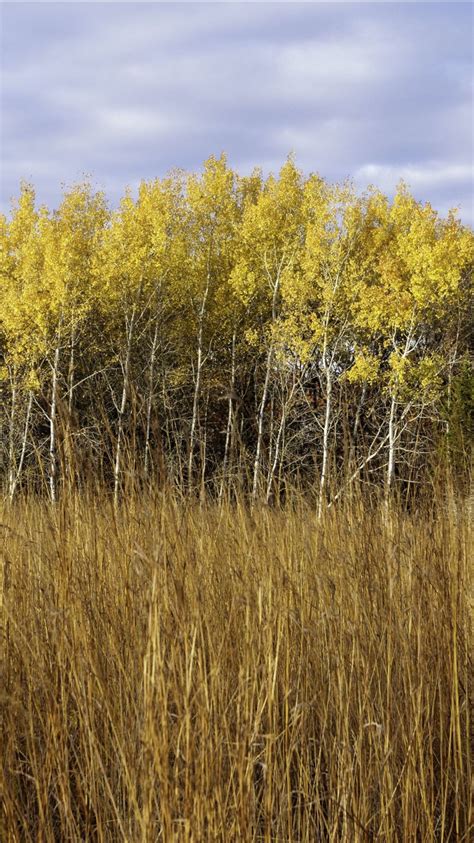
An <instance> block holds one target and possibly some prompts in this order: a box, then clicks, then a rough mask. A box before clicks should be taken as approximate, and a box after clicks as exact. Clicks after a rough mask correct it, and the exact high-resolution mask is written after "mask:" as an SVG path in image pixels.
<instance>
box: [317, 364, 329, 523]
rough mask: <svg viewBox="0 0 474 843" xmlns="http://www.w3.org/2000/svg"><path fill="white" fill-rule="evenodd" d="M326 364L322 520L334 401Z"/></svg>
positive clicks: (319, 505) (319, 509)
mask: <svg viewBox="0 0 474 843" xmlns="http://www.w3.org/2000/svg"><path fill="white" fill-rule="evenodd" d="M324 362H325V369H326V372H325V374H326V408H325V412H324V428H323V461H322V466H321V477H320V480H319V502H318V518H321V515H322V511H323V503H324V497H325V494H326V485H327V473H328V459H329V431H330V427H331V409H332V404H331V399H332V372H331V368H330V366H329V365H328V362H327V360H325V361H324Z"/></svg>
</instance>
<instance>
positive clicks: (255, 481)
mask: <svg viewBox="0 0 474 843" xmlns="http://www.w3.org/2000/svg"><path fill="white" fill-rule="evenodd" d="M272 359H273V346H272V345H271V346H270V348H269V349H268V354H267V366H266V371H265V381H264V384H263V392H262V399H261V401H260V406H259V408H258V424H257V447H256V449H255V461H254V464H253V482H252V500H253V501H254V500H255V499H256V497H257V492H258V481H259V479H260V461H261V453H262V440H263V422H264V417H265V407H266V404H267V398H268V388H269V385H270V372H271V366H272Z"/></svg>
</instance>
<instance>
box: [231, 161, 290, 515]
mask: <svg viewBox="0 0 474 843" xmlns="http://www.w3.org/2000/svg"><path fill="white" fill-rule="evenodd" d="M302 201H303V178H302V175H301V173H300V172H299V170H298V169H297V168H296V166H295V165H294V163H293V161H292V160H291V159H289V160H288V161H287V162H286V164H284V166H283V167H282V168H281V170H280V174H279V177H278V178H275V177H274V176H270V177H269V178H268V179H267V181H266V183H265V185H264V188H263V190H262V191H261V193H260V195H259V197H258V200H257V202H256V203H255V204H249V205H248V206H247V208H246V210H245V212H244V216H243V221H242V226H241V229H240V240H241V242H240V246H239V255H238V259H237V262H236V265H235V268H234V272H233V275H232V284H233V286H234V289H235V290H236V293H237V295H238V296H240V298H241V299H242V300H243V301H244V302H246V303H247V304H249V305H251V311H252V312H253V314H254V315H255V317H256V319H257V320H258V321H257V325H256V326H255V328H254V331H255V330H256V329H257V326H258V329H259V330H257V338H258V340H259V341H260V342H261V343H262V344H263V346H264V348H265V347H266V349H265V351H266V353H265V368H264V380H263V387H262V391H261V396H260V401H259V404H258V410H257V419H256V422H257V439H256V445H255V458H254V465H253V476H252V499H253V500H255V499H256V497H257V493H258V489H259V482H260V473H261V463H262V449H263V437H264V427H265V411H266V407H267V401H268V397H269V392H270V387H271V376H272V369H273V366H274V361H275V331H276V329H277V325H278V322H279V320H280V316H281V285H282V280H283V278H284V277H285V276H288V275H291V274H292V273H293V272H294V271H295V270H296V267H297V264H298V259H299V256H300V253H301V249H302V246H303V239H304V229H303V219H302ZM258 323H260V324H258Z"/></svg>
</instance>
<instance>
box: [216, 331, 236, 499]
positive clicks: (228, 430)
mask: <svg viewBox="0 0 474 843" xmlns="http://www.w3.org/2000/svg"><path fill="white" fill-rule="evenodd" d="M235 342H236V332H235V331H234V333H233V334H232V359H231V368H230V384H229V399H228V411H227V427H226V433H225V446H224V460H223V463H222V481H221V487H220V490H219V500H221V499H222V496H223V494H224V487H225V483H226V474H227V465H228V462H229V452H230V449H231V444H232V431H233V427H234V390H235Z"/></svg>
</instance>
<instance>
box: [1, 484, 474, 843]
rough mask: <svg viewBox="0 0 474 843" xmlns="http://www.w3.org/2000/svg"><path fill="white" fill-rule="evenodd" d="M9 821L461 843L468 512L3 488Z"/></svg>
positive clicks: (5, 821)
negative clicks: (58, 495)
mask: <svg viewBox="0 0 474 843" xmlns="http://www.w3.org/2000/svg"><path fill="white" fill-rule="evenodd" d="M0 522H1V527H0V530H1V538H2V541H1V547H2V550H1V553H0V556H1V560H2V569H1V573H2V580H1V585H2V591H1V596H2V612H1V620H2V630H1V634H2V637H1V647H2V652H1V672H2V685H1V691H0V694H1V696H0V708H1V712H0V714H1V716H0V727H1V737H0V758H1V770H0V776H1V802H2V809H1V810H2V813H1V817H0V839H1V840H2V841H4V843H10V841H12V842H13V841H44V843H49V841H104V843H105V841H110V843H112V841H113V842H114V843H115V841H127V842H128V843H135V842H136V843H138V842H139V841H143V843H145V841H160V840H163V841H176V843H178V841H179V843H181V841H183V843H184V841H188V843H191V841H193V843H207V841H222V843H231V842H232V841H235V842H236V843H237V841H242V843H247V841H248V843H250V841H293V843H297V841H298V843H315V841H334V842H335V841H347V843H357V841H360V843H362V842H363V841H376V840H377V841H387V843H388V841H400V842H401V841H415V840H416V841H458V843H461V841H465V843H468V840H469V837H470V828H471V829H472V825H470V823H471V820H472V816H471V815H470V782H471V769H472V768H471V760H470V747H469V728H470V711H469V686H470V681H471V680H470V669H471V662H470V653H469V649H470V648H469V643H470V635H471V626H470V624H471V620H470V606H471V604H470V597H471V593H470V591H469V588H470V583H469V567H468V566H469V555H468V547H469V540H470V538H472V536H470V532H469V512H468V508H467V506H466V505H465V504H462V503H460V502H456V501H452V502H451V503H450V504H449V506H448V505H446V502H445V501H442V500H439V501H437V500H435V501H433V502H432V504H431V506H430V507H426V508H423V509H418V510H417V511H416V512H412V513H408V512H406V511H405V512H403V511H401V510H400V511H399V510H397V509H396V507H395V506H394V507H393V508H392V509H391V510H390V511H389V510H387V508H386V507H385V506H383V505H381V506H379V507H378V506H376V505H374V504H373V505H371V506H369V504H365V503H364V502H363V501H362V500H359V499H354V498H352V500H348V501H347V503H344V502H338V505H337V506H334V507H332V508H329V509H328V510H325V511H324V512H323V515H322V518H321V519H320V520H318V519H317V514H316V512H315V507H314V506H311V505H310V503H309V502H308V501H306V500H305V499H304V498H303V497H298V496H295V497H294V499H293V500H289V501H287V502H286V504H285V506H281V507H280V506H273V507H268V506H264V505H261V506H260V505H255V506H254V507H253V508H251V507H249V506H248V505H246V504H245V503H244V502H243V501H242V502H238V501H237V502H233V503H229V502H224V501H221V503H220V504H218V503H212V502H207V503H205V502H201V503H199V502H195V501H191V500H190V499H189V498H188V499H186V498H184V497H183V498H180V497H179V496H178V495H177V494H173V493H171V492H170V493H169V494H165V493H164V492H159V493H156V494H155V495H152V494H149V495H148V494H147V495H145V496H144V495H141V496H137V495H133V494H132V493H130V494H129V495H128V496H126V497H125V499H123V500H122V502H121V503H120V504H118V505H116V506H114V505H113V502H112V501H111V500H110V499H109V498H108V497H107V496H106V495H101V496H98V495H94V494H90V495H89V494H87V493H83V494H82V495H79V494H78V495H72V494H71V495H69V496H68V497H67V496H64V497H63V498H62V499H61V500H60V501H59V503H57V504H56V505H52V504H51V503H49V502H47V501H45V500H41V499H40V498H35V497H30V498H28V497H25V498H22V497H21V496H20V497H18V498H17V499H16V500H15V501H14V503H13V504H11V505H10V504H8V505H7V504H6V503H5V504H3V505H1V504H0Z"/></svg>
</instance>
